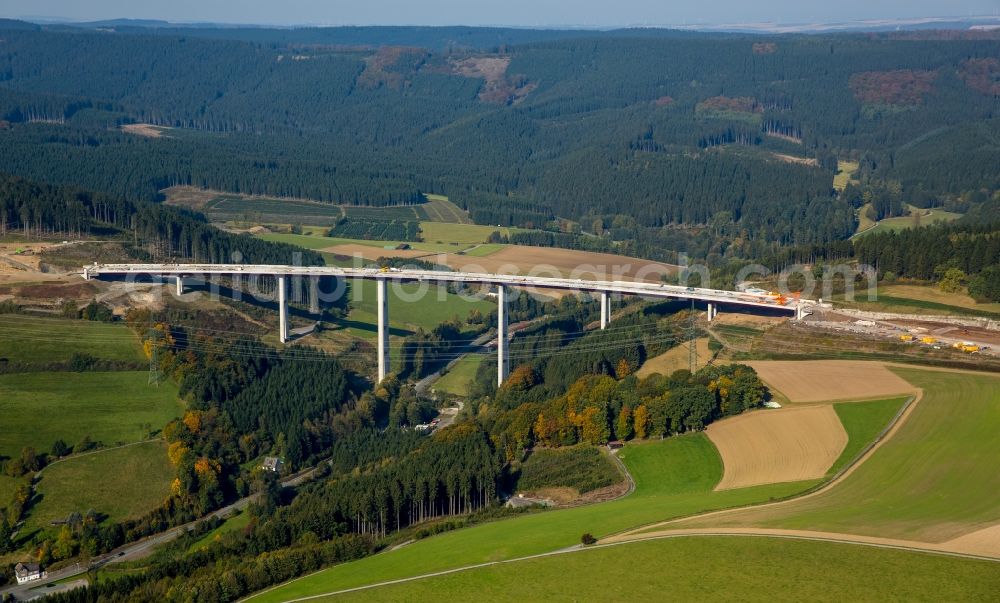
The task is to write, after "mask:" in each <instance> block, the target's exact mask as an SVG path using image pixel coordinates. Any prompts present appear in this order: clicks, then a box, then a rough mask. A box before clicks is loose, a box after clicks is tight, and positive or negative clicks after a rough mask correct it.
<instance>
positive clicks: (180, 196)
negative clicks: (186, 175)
mask: <svg viewBox="0 0 1000 603" xmlns="http://www.w3.org/2000/svg"><path fill="white" fill-rule="evenodd" d="M160 193H162V194H163V196H164V197H165V198H166V200H165V201H164V203H165V204H166V205H178V206H180V207H190V208H191V209H197V210H199V211H201V210H202V209H203V208H204V207H205V205H207V204H208V202H209V201H212V200H213V199H215V198H216V197H218V196H219V195H221V194H222V193H220V192H219V191H213V190H206V189H203V188H198V187H196V186H171V187H169V188H165V189H163V190H162V191H160Z"/></svg>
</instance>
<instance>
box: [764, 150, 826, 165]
mask: <svg viewBox="0 0 1000 603" xmlns="http://www.w3.org/2000/svg"><path fill="white" fill-rule="evenodd" d="M771 155H773V156H774V158H775V159H780V160H781V161H784V162H785V163H797V164H799V165H811V166H813V167H815V166H817V165H819V162H818V161H816V158H815V157H798V156H795V155H788V154H786V153H771Z"/></svg>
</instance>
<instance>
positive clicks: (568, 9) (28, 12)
mask: <svg viewBox="0 0 1000 603" xmlns="http://www.w3.org/2000/svg"><path fill="white" fill-rule="evenodd" d="M998 11H1000V0H694V1H692V0H680V1H678V0H673V1H671V0H559V1H557V0H492V1H483V0H422V1H421V0H350V1H345V0H169V1H163V0H0V16H2V17H28V18H65V19H70V20H76V21H87V20H101V19H112V18H120V17H122V18H133V19H163V20H170V21H212V22H218V23H255V24H273V25H295V24H313V25H459V24H461V25H521V26H546V25H580V26H593V27H608V26H620V25H679V24H684V23H688V24H695V23H713V24H719V23H736V22H750V21H770V22H781V23H803V22H807V23H808V22H834V21H841V22H842V21H857V20H864V19H890V18H892V19H908V18H918V17H932V16H968V15H996V14H997V13H998Z"/></svg>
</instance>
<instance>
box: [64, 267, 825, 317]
mask: <svg viewBox="0 0 1000 603" xmlns="http://www.w3.org/2000/svg"><path fill="white" fill-rule="evenodd" d="M129 275H135V276H174V277H176V276H214V275H220V276H239V275H243V276H248V275H250V276H252V275H261V276H291V277H296V276H300V277H309V276H334V277H340V278H360V279H369V280H385V281H399V282H428V283H472V284H487V285H504V286H508V287H519V288H532V287H534V288H539V289H562V290H571V291H585V292H607V293H621V294H625V295H641V296H645V297H651V298H665V299H695V300H699V301H705V302H715V303H725V304H735V305H740V306H749V307H758V308H772V309H778V310H786V311H790V312H795V311H796V309H797V308H798V307H800V306H805V305H812V304H814V303H815V302H813V301H812V300H806V299H791V298H789V299H786V300H785V302H784V303H783V304H780V303H778V300H777V299H776V298H775V297H773V296H766V295H756V294H751V293H746V292H741V291H726V290H722V289H702V288H698V287H682V286H679V285H667V284H663V283H644V282H637V281H618V280H616V281H603V280H586V279H570V278H558V277H550V276H521V275H516V274H485V273H474V272H447V271H438V270H410V269H405V270H404V269H390V270H388V271H383V270H380V269H378V268H338V267H333V266H323V267H318V266H282V265H250V264H93V265H91V266H85V267H84V268H83V276H84V278H87V279H90V278H100V277H102V276H129Z"/></svg>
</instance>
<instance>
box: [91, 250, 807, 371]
mask: <svg viewBox="0 0 1000 603" xmlns="http://www.w3.org/2000/svg"><path fill="white" fill-rule="evenodd" d="M82 274H83V277H84V278H85V279H87V280H90V279H120V278H123V277H124V278H126V279H135V278H154V279H164V280H167V281H173V283H174V286H175V287H176V291H177V294H178V295H180V294H182V293H183V292H184V279H185V278H192V279H208V278H212V277H228V278H232V279H234V280H240V279H251V280H252V279H262V278H273V279H275V281H276V283H277V302H278V333H279V339H280V340H281V342H282V343H285V342H287V341H288V339H289V326H288V324H289V321H288V302H289V300H288V289H289V279H300V280H307V281H308V283H309V306H310V312H312V313H314V314H316V313H319V279H320V277H335V278H342V279H366V280H373V281H375V283H376V294H377V307H378V337H377V342H378V345H377V348H378V379H379V381H381V380H382V379H384V378H385V376H386V375H388V374H389V373H390V367H389V295H388V292H387V286H388V284H389V283H390V282H397V283H406V282H422V283H429V284H450V283H460V284H471V285H481V286H490V287H495V290H496V296H497V369H498V370H497V384H498V385H499V384H502V383H503V382H504V379H505V378H506V377H507V375H508V374H509V373H510V361H509V352H508V342H509V331H508V313H507V308H506V306H507V304H508V302H509V301H510V289H512V288H521V289H556V290H563V291H574V292H581V293H590V294H593V295H598V296H599V298H600V307H601V328H602V329H604V328H607V326H608V324H609V323H610V321H611V296H612V295H637V296H642V297H646V298H651V299H683V300H694V301H699V302H704V303H707V311H706V317H707V320H709V321H711V320H712V319H713V318H714V317H715V316H716V315H717V314H718V311H719V305H720V304H725V305H727V306H736V307H745V308H761V309H770V310H779V311H784V312H789V313H791V314H792V315H793V316H794V318H795V319H796V320H801V319H802V318H804V317H805V316H807V315H808V314H810V313H811V311H812V308H813V307H814V306H815V305H816V302H814V301H812V300H808V299H799V298H792V297H785V296H781V295H778V294H773V293H770V292H747V291H727V290H722V289H703V288H698V287H684V286H680V285H668V284H665V283H662V284H661V283H646V282H632V281H618V280H616V281H602V280H586V279H573V278H557V277H546V276H521V275H510V274H480V273H472V272H446V271H437V270H410V269H397V268H337V267H315V266H282V265H247V264H93V265H90V266H85V267H84V268H83V271H82Z"/></svg>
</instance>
